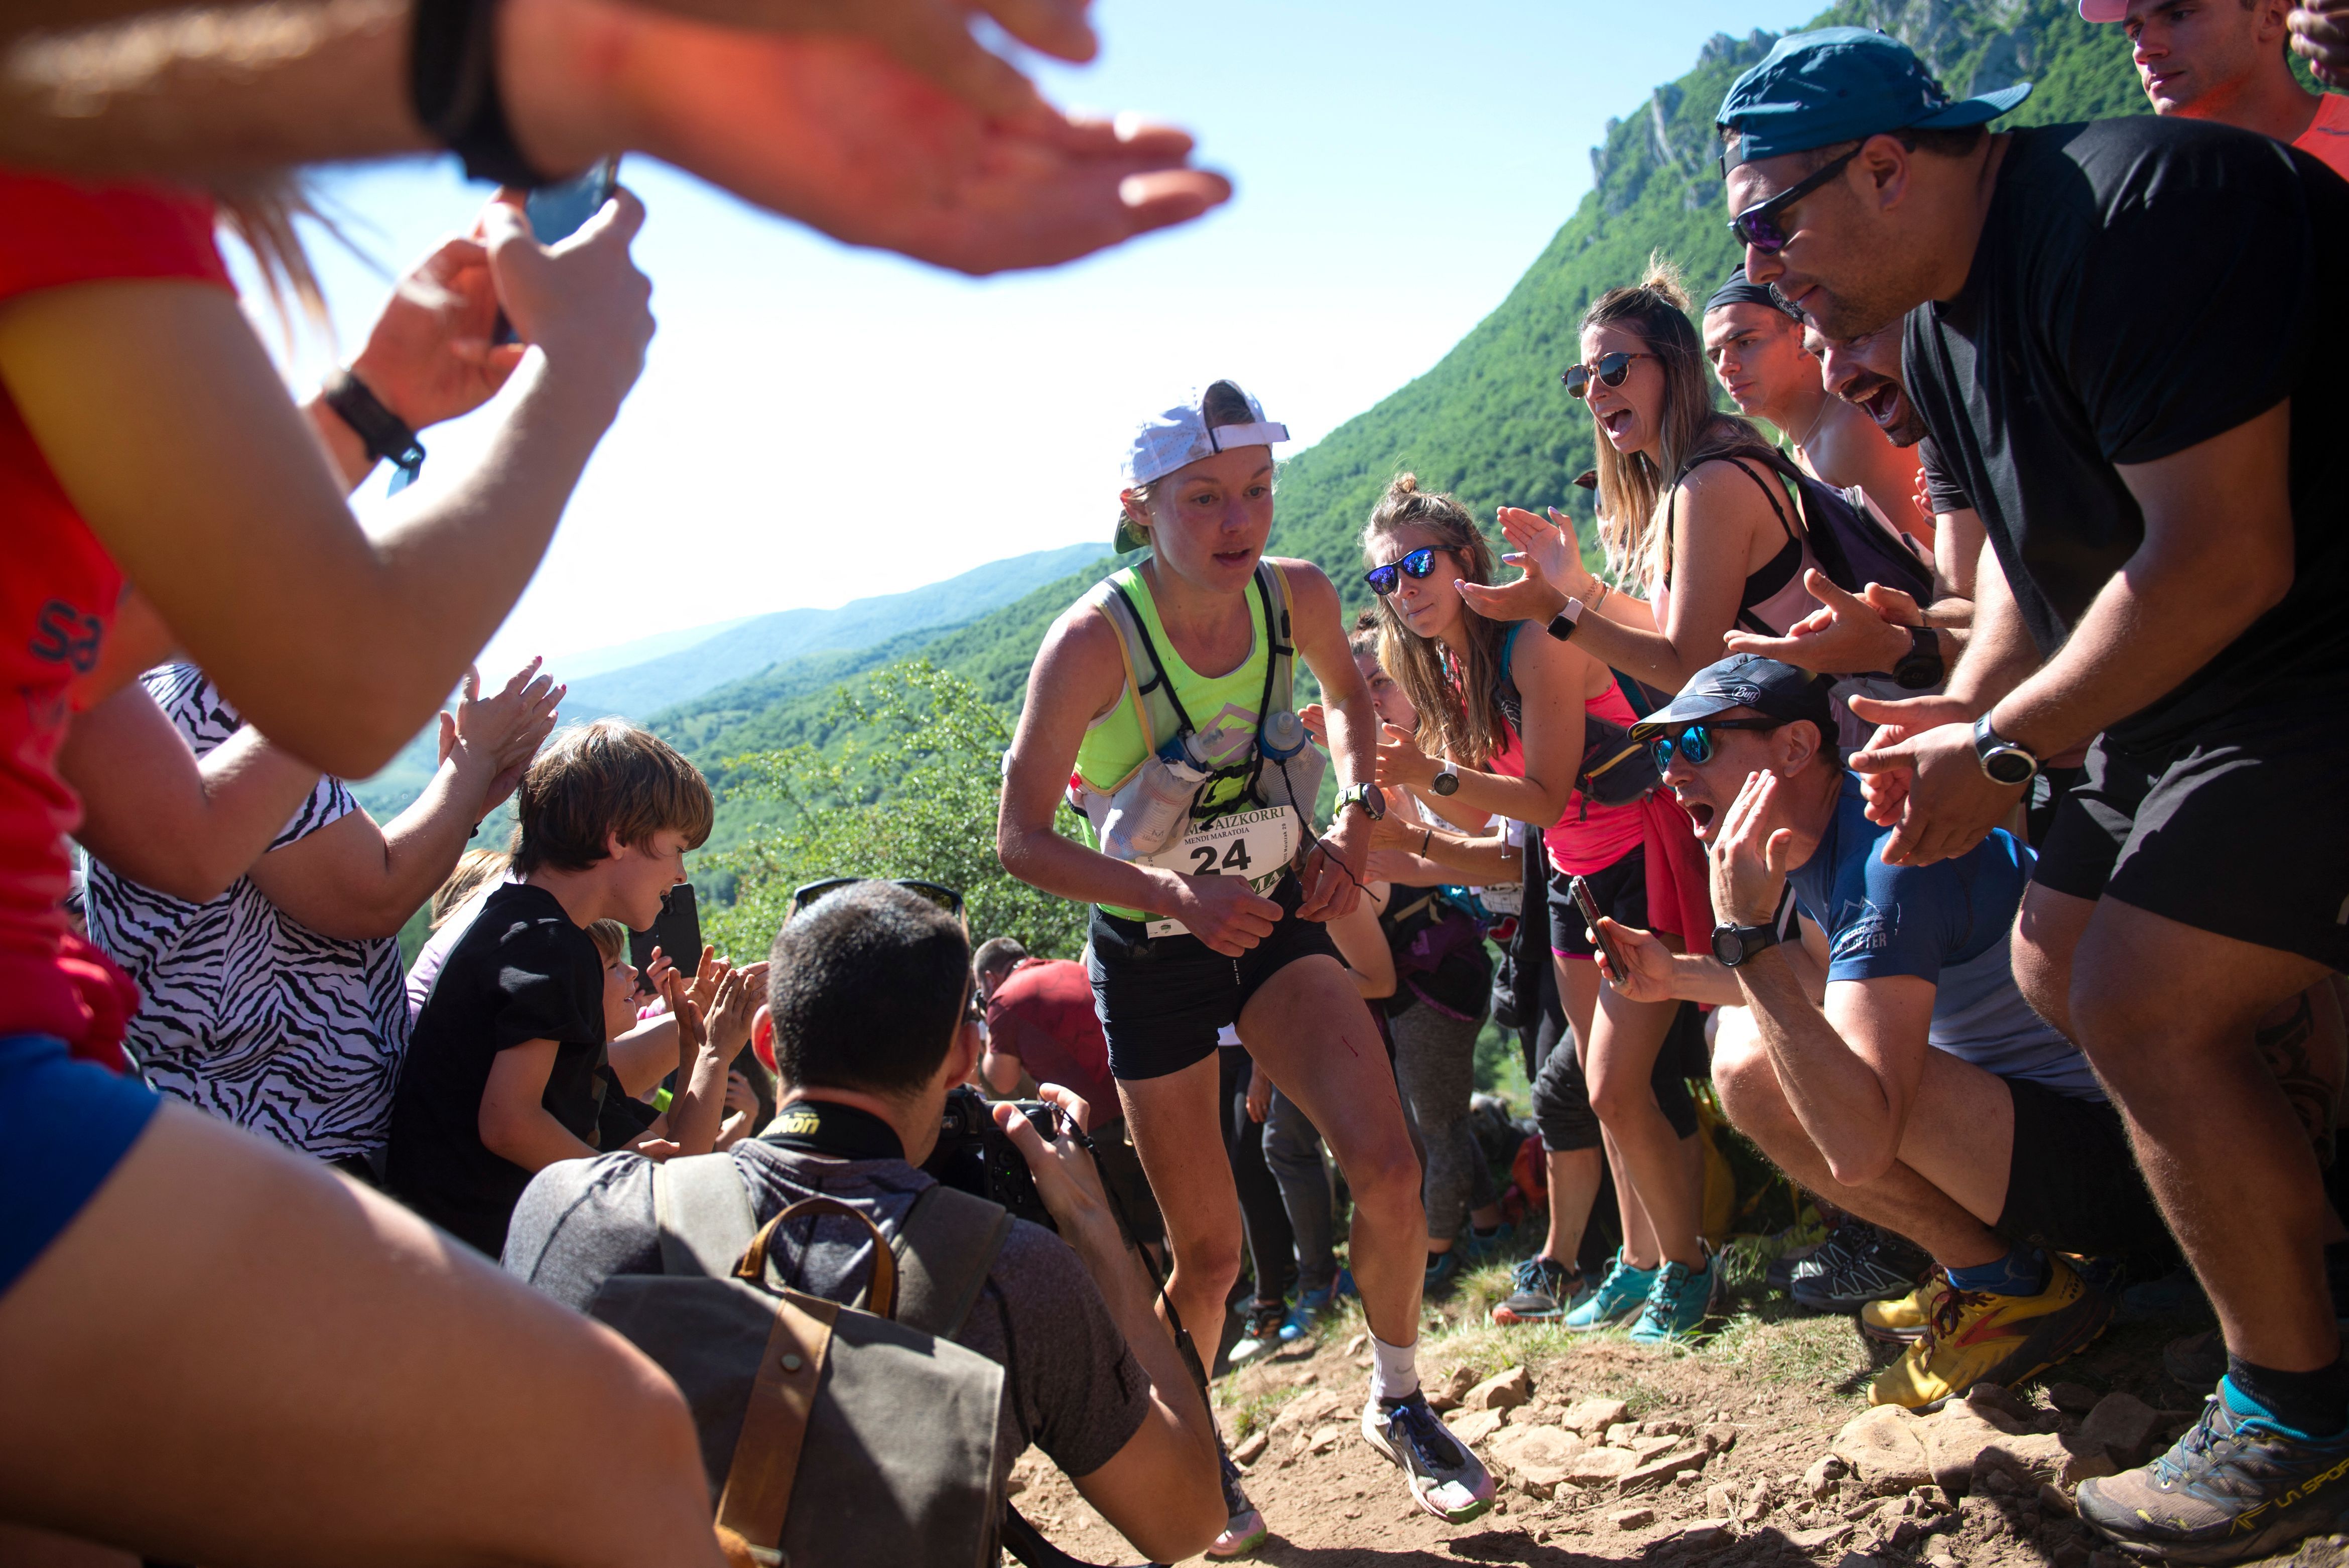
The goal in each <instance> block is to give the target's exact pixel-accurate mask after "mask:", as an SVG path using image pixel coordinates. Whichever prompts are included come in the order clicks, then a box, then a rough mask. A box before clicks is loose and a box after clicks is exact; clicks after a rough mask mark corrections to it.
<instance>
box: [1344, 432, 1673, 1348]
mask: <svg viewBox="0 0 2349 1568" xmlns="http://www.w3.org/2000/svg"><path fill="white" fill-rule="evenodd" d="M1362 551H1363V555H1364V558H1365V560H1366V562H1368V563H1369V570H1368V571H1367V572H1366V573H1364V576H1365V577H1366V579H1367V580H1368V582H1369V583H1370V585H1371V591H1372V592H1373V593H1376V594H1377V595H1378V596H1379V597H1378V613H1379V617H1380V624H1381V643H1380V663H1381V665H1383V666H1384V667H1385V668H1386V670H1387V672H1388V673H1389V674H1391V675H1392V676H1394V678H1395V680H1396V682H1397V683H1398V684H1399V685H1400V686H1402V688H1403V692H1404V695H1405V696H1409V697H1410V699H1411V702H1412V706H1413V708H1414V709H1416V710H1417V712H1418V716H1419V727H1418V730H1417V732H1416V733H1415V734H1414V733H1410V732H1406V731H1405V730H1403V729H1402V728H1401V727H1398V726H1394V725H1389V726H1387V727H1386V738H1384V739H1383V740H1382V741H1381V743H1380V746H1379V782H1380V783H1381V785H1382V786H1385V787H1388V788H1390V789H1409V790H1411V791H1412V792H1413V793H1414V794H1416V795H1419V796H1421V797H1422V798H1423V799H1428V800H1430V801H1431V802H1433V804H1435V805H1436V806H1437V808H1438V809H1439V810H1444V812H1445V813H1446V814H1448V815H1453V816H1454V820H1460V821H1463V822H1466V821H1470V820H1474V821H1475V822H1483V821H1485V820H1489V819H1490V818H1492V817H1495V816H1500V817H1506V818H1510V819H1512V820H1516V821H1521V822H1527V823H1531V824H1533V825H1534V826H1536V827H1538V828H1540V829H1542V830H1543V836H1544V840H1545V842H1546V845H1547V851H1548V854H1549V859H1550V892H1549V901H1550V906H1551V930H1552V936H1551V953H1552V957H1553V959H1554V961H1555V962H1556V964H1557V971H1558V985H1559V990H1560V993H1561V994H1562V995H1563V996H1564V997H1565V998H1566V1000H1567V1005H1568V1016H1570V1017H1571V1018H1572V1019H1573V1020H1574V1023H1575V1026H1576V1028H1575V1032H1576V1037H1577V1044H1578V1054H1579V1056H1580V1058H1581V1061H1580V1065H1581V1066H1582V1068H1583V1075H1584V1077H1585V1078H1586V1079H1587V1081H1588V1085H1589V1104H1590V1108H1591V1109H1593V1110H1595V1111H1596V1112H1597V1113H1598V1117H1599V1124H1600V1126H1601V1128H1602V1129H1603V1130H1604V1135H1605V1139H1606V1142H1607V1146H1608V1151H1609V1158H1610V1159H1611V1160H1612V1161H1614V1165H1615V1173H1616V1188H1617V1192H1618V1194H1619V1202H1620V1204H1621V1210H1622V1219H1623V1235H1624V1244H1623V1249H1622V1251H1621V1252H1619V1253H1618V1254H1617V1255H1616V1259H1615V1264H1614V1267H1612V1268H1611V1269H1609V1272H1608V1274H1607V1276H1606V1278H1605V1279H1604V1280H1603V1281H1601V1282H1600V1284H1599V1286H1598V1288H1597V1289H1596V1290H1595V1291H1594V1292H1592V1293H1591V1294H1590V1295H1589V1296H1588V1298H1587V1299H1584V1300H1582V1301H1581V1302H1580V1304H1579V1305H1571V1307H1570V1310H1569V1304H1570V1303H1571V1302H1572V1301H1573V1299H1574V1297H1575V1296H1576V1295H1578V1284H1579V1281H1578V1276H1577V1275H1576V1274H1574V1272H1573V1262H1572V1254H1571V1253H1570V1251H1569V1252H1568V1253H1567V1254H1566V1255H1564V1256H1559V1255H1557V1250H1558V1248H1560V1247H1563V1248H1567V1249H1570V1248H1572V1247H1573V1246H1574V1244H1575V1243H1577V1242H1578V1240H1579V1238H1578V1237H1567V1238H1564V1240H1563V1242H1562V1243H1561V1242H1560V1240H1559V1238H1557V1237H1555V1236H1553V1237H1552V1243H1553V1246H1552V1249H1551V1251H1549V1252H1548V1253H1545V1255H1544V1256H1541V1257H1537V1258H1535V1259H1533V1260H1531V1264H1530V1270H1529V1274H1530V1276H1531V1277H1521V1278H1520V1280H1519V1282H1518V1283H1519V1295H1521V1296H1523V1295H1527V1294H1529V1293H1530V1292H1532V1291H1533V1289H1534V1287H1536V1286H1539V1287H1540V1291H1539V1294H1541V1295H1544V1296H1545V1298H1546V1299H1547V1301H1548V1302H1549V1304H1550V1305H1549V1306H1548V1308H1547V1309H1537V1308H1533V1307H1527V1308H1526V1310H1525V1311H1523V1312H1521V1313H1519V1314H1517V1315H1515V1316H1513V1317H1511V1318H1509V1319H1507V1321H1521V1320H1523V1319H1524V1318H1526V1317H1543V1318H1550V1317H1555V1318H1558V1319H1561V1320H1562V1321H1563V1322H1564V1323H1565V1324H1566V1326H1568V1327H1569V1328H1578V1329H1580V1328H1595V1327H1599V1326H1602V1325H1605V1324H1609V1323H1614V1322H1618V1321H1620V1320H1623V1319H1627V1318H1630V1319H1634V1321H1633V1325H1632V1329H1631V1336H1632V1337H1633V1338H1634V1339H1636V1340H1639V1341H1640V1342H1641V1343H1655V1342H1659V1341H1662V1340H1667V1339H1671V1338H1675V1337H1678V1336H1682V1335H1684V1334H1687V1333H1688V1332H1690V1331H1691V1330H1692V1329H1694V1328H1695V1327H1696V1326H1697V1325H1698V1324H1700V1323H1701V1322H1702V1321H1703V1319H1704V1316H1705V1315H1706V1313H1707V1312H1708V1311H1709V1310H1710V1308H1711V1305H1712V1302H1713V1296H1714V1295H1715V1294H1716V1289H1715V1287H1716V1285H1717V1284H1718V1280H1719V1270H1718V1269H1717V1267H1716V1266H1715V1265H1714V1264H1713V1262H1712V1261H1711V1260H1710V1259H1709V1258H1708V1256H1707V1255H1706V1253H1705V1250H1704V1244H1703V1242H1702V1240H1701V1239H1700V1237H1699V1235H1698V1233H1697V1226H1698V1221H1699V1213H1700V1202H1699V1197H1700V1194H1699V1191H1698V1188H1697V1185H1696V1182H1695V1180H1694V1172H1693V1171H1692V1169H1691V1167H1690V1164H1689V1161H1688V1160H1687V1158H1686V1156H1685V1154H1684V1152H1683V1150H1682V1146H1681V1140H1680V1133H1679V1130H1677V1129H1676V1128H1675V1127H1674V1125H1673V1123H1672V1122H1671V1119H1669V1118H1668V1117H1667V1116H1666V1114H1665V1112H1664V1109H1663V1108H1662V1106H1661V1104H1660V1103H1659V1101H1658V1099H1657V1097H1656V1095H1655V1093H1654V1092H1653V1090H1652V1089H1651V1087H1650V1077H1651V1073H1652V1072H1653V1070H1654V1068H1655V1065H1656V1057H1657V1053H1658V1052H1659V1051H1660V1050H1661V1048H1662V1047H1663V1043H1664V1039H1665V1036H1666V1034H1667V1033H1668V1032H1669V1030H1670V1029H1671V1022H1672V1017H1673V1015H1674V1014H1675V1012H1676V1011H1677V1010H1678V1007H1677V1004H1673V1003H1638V1002H1632V1001H1630V1000H1629V999H1627V998H1626V997H1624V996H1622V995H1620V994H1619V993H1618V992H1616V991H1614V990H1612V989H1609V988H1603V987H1601V986H1600V985H1599V975H1598V972H1597V968H1596V966H1595V965H1593V964H1592V963H1591V962H1590V958H1591V951H1590V947H1589V944H1588V940H1587V938H1585V937H1583V935H1582V932H1583V930H1584V921H1583V918H1582V916H1581V914H1580V913H1578V911H1577V910H1576V909H1575V907H1574V905H1573V903H1572V902H1571V899H1570V898H1569V897H1568V882H1570V880H1571V879H1572V878H1574V877H1576V876H1583V877H1586V878H1588V880H1589V882H1590V883H1591V886H1592V889H1593V892H1594V894H1595V895H1596V896H1598V897H1599V900H1600V903H1601V908H1602V909H1603V910H1604V911H1605V913H1608V914H1609V915H1610V916H1612V917H1613V918H1615V919H1617V920H1620V921H1623V922H1625V923H1630V924H1633V925H1637V926H1640V927H1642V928H1646V929H1653V930H1657V931H1661V932H1666V933H1671V934H1672V937H1673V938H1675V939H1684V938H1685V937H1686V936H1687V935H1689V934H1691V933H1693V932H1696V931H1701V930H1705V929H1709V928H1710V926H1711V924H1712V913H1711V908H1710V905H1709V903H1708V902H1707V897H1706V894H1705V892H1704V891H1703V880H1702V868H1701V866H1700V865H1699V864H1698V862H1697V861H1696V857H1695V853H1694V847H1695V837H1694V835H1693V834H1692V832H1691V830H1690V828H1689V822H1688V818H1687V816H1686V815H1685V814H1684V813H1683V812H1682V810H1680V808H1679V807H1678V806H1676V805H1674V804H1673V803H1672V802H1671V800H1670V799H1665V798H1663V797H1662V796H1661V794H1659V793H1658V792H1657V791H1655V790H1653V789H1650V790H1647V791H1645V792H1643V793H1642V794H1640V796H1639V798H1637V799H1632V800H1630V801H1628V802H1624V803H1621V804H1616V805H1606V804H1602V803H1600V802H1599V801H1597V800H1593V799H1588V798H1587V797H1586V796H1585V795H1584V794H1583V793H1582V791H1581V789H1580V788H1579V781H1580V780H1581V779H1582V776H1583V760H1584V752H1585V740H1586V738H1587V736H1588V732H1589V727H1590V725H1591V724H1592V723H1593V722H1598V723H1606V724H1612V725H1620V726H1623V727H1627V728H1628V727H1629V726H1630V723H1631V722H1632V720H1633V718H1634V717H1635V716H1634V715H1633V713H1632V711H1631V707H1630V703H1629V701H1628V700H1627V699H1626V698H1625V697H1624V696H1623V694H1622V692H1621V691H1620V690H1619V689H1618V688H1617V686H1616V685H1615V679H1614V676H1613V675H1612V673H1611V672H1610V671H1609V669H1608V668H1607V666H1606V665H1603V664H1601V663H1600V662H1599V661H1598V660H1597V659H1594V658H1592V657H1591V656H1590V655H1588V654H1586V653H1585V652H1583V651H1582V650H1581V649H1580V648H1579V647H1578V646H1576V645H1573V644H1570V643H1566V642H1561V641H1559V640H1557V639H1556V638H1551V637H1543V636H1527V635H1521V632H1522V630H1523V628H1521V627H1519V626H1516V625H1514V624H1510V623H1508V622H1506V621H1500V620H1495V619H1492V618H1490V617H1488V616H1486V615H1485V614H1483V613H1481V612H1480V611H1479V610H1477V609H1476V608H1475V605H1474V603H1472V602H1471V601H1470V600H1469V599H1468V597H1467V595H1466V593H1465V589H1466V588H1467V587H1469V586H1474V585H1477V584H1482V583H1489V582H1490V581H1491V580H1492V575H1493V555H1492V549H1491V547H1490V546H1489V545H1488V544H1487V543H1486V542H1485V537H1484V535H1483V534H1482V533H1480V532H1478V531H1477V529H1476V525H1475V520H1474V519H1473V518H1471V517H1470V516H1469V515H1468V510H1467V508H1465V507H1464V506H1462V505H1461V504H1460V502H1459V501H1457V500H1454V499H1453V498H1452V497H1451V496H1448V495H1438V494H1430V493H1428V492H1425V491H1423V490H1420V488H1419V483H1418V480H1416V479H1414V478H1413V476H1412V475H1410V474H1404V475H1402V477H1401V478H1399V479H1397V480H1395V481H1394V483H1393V484H1392V485H1391V486H1390V487H1389V488H1388V490H1387V493H1386V495H1385V496H1384V498H1382V499H1381V500H1380V502H1379V503H1378V505H1377V506H1376V507H1374V508H1373V509H1372V510H1371V518H1370V522H1369V525H1368V526H1367V527H1365V528H1364V529H1363V531H1362ZM1564 1065H1565V1064H1563V1063H1561V1066H1562V1067H1563V1066H1564ZM1549 1076H1550V1075H1549V1074H1548V1073H1547V1071H1545V1073H1544V1075H1543V1078H1544V1080H1545V1082H1547V1079H1548V1078H1549ZM1561 1152H1562V1153H1563V1152H1564V1151H1561ZM1545 1263H1547V1264H1548V1265H1549V1267H1548V1268H1547V1270H1544V1269H1543V1268H1542V1267H1541V1265H1542V1264H1545ZM1526 1273H1528V1271H1521V1274H1526ZM1516 1299H1517V1298H1516V1297H1513V1298H1512V1300H1513V1302H1514V1301H1516Z"/></svg>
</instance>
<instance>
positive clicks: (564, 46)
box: [507, 0, 1231, 274]
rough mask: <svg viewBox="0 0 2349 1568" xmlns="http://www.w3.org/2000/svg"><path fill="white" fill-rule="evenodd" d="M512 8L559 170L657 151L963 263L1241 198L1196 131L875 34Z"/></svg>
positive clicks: (628, 12) (1002, 258)
mask: <svg viewBox="0 0 2349 1568" xmlns="http://www.w3.org/2000/svg"><path fill="white" fill-rule="evenodd" d="M696 3H705V4H714V3H716V0H696ZM898 3H902V0H898ZM843 4H845V0H843ZM507 14H508V15H509V17H510V21H509V23H508V29H509V31H510V32H513V33H516V34H517V35H519V37H518V40H517V41H518V43H519V44H521V45H522V46H521V47H518V48H517V49H516V52H515V53H514V54H513V55H512V58H513V59H514V60H515V61H516V67H515V69H516V73H517V76H516V79H515V81H514V82H513V83H512V89H511V91H510V94H509V98H508V108H509V109H510V111H512V115H513V117H514V119H515V123H516V132H517V135H518V136H519V137H520V138H521V139H522V143H523V149H524V150H525V151H527V152H529V153H531V154H532V155H533V158H534V159H536V160H537V161H538V162H539V163H540V165H541V166H542V167H543V168H549V169H576V168H580V167H584V166H585V164H587V163H588V162H589V161H591V160H594V159H595V158H596V157H597V156H599V155H601V154H603V153H605V152H607V151H611V150H616V149H617V148H626V149H630V150H642V151H644V152H647V153H650V154H652V155H653V156H654V157H657V158H661V159H665V160H667V161H669V162H671V163H675V164H677V165H678V166H679V167H680V168H683V169H686V170H690V171H692V172H693V173H695V174H698V175H700V176H701V177H702V178H703V179H705V180H709V181H712V182H713V183H715V184H718V185H721V186H723V187H725V188H726V189H727V190H729V191H732V192H734V193H735V194H736V195H738V196H740V197H742V198H743V199H744V200H746V201H752V202H755V203H757V204H758V205H760V206H761V207H765V208H767V209H768V210H770V211H775V212H780V213H782V214H784V215H785V216H788V217H792V218H796V219H798V220H800V221H801V222H804V223H807V224H809V225H811V226H812V227H813V228H816V229H820V230H822V231H823V232H825V233H827V234H830V235H832V236H833V238H835V239H839V240H843V241H846V242H848V243H850V244H855V245H874V246H878V247H881V248H884V249H887V250H893V251H896V252H898V253H902V254H905V255H908V256H912V257H914V258H915V259H916V260H918V261H925V262H931V263H936V264H937V265H939V266H944V267H950V268H953V269H954V270H956V271H957V272H964V273H974V274H983V273H996V272H1003V271H1007V270H1009V269H1013V268H1019V267H1043V266H1052V265H1055V264H1057V263H1061V262H1066V261H1071V260H1074V259H1075V258H1076V257H1079V256H1082V255H1088V254H1090V253H1092V252H1094V251H1098V250H1102V249H1103V248H1104V247H1107V246H1110V245H1114V244H1116V243H1118V242H1121V241H1123V240H1128V239H1131V238H1133V236H1134V235H1136V234H1141V233H1145V232H1149V231H1151V230H1153V229H1162V228H1164V227H1166V226H1168V225H1169V224H1173V223H1181V222H1187V221H1188V220H1190V219H1193V218H1195V217H1197V216H1198V215H1199V214H1201V213H1202V212H1205V211H1207V210H1208V209H1209V208H1211V207H1214V206H1216V205H1217V204H1219V203H1220V202H1222V201H1226V200H1227V199H1228V198H1229V197H1230V195H1231V183H1230V181H1226V179H1224V178H1223V177H1222V176H1221V175H1219V174H1213V173H1209V172H1207V171H1206V170H1198V169H1193V168H1190V167H1189V160H1190V157H1191V150H1192V139H1191V138H1190V136H1189V135H1187V134H1186V133H1185V132H1183V131H1181V130H1177V129H1174V128H1172V127H1168V126H1161V125H1153V124H1149V123H1146V122H1143V121H1142V120H1140V119H1132V118H1124V117H1121V118H1119V119H1114V120H1112V119H1097V118H1085V117H1079V116H1074V115H1070V114H1067V113H1064V112H1063V111H1061V110H1060V109H1057V108H1052V107H1051V106H1050V105H1048V104H1045V103H1044V102H1043V101H1042V100H1041V99H1039V98H1034V97H1033V96H1032V94H1030V96H1029V98H1028V100H1027V103H1026V105H1025V107H1024V108H1019V110H1017V111H1016V112H1001V113H991V112H983V111H981V110H979V109H977V108H972V107H971V105H970V104H969V103H968V102H967V101H965V100H964V99H963V98H957V97H956V96H955V95H954V94H953V93H951V92H949V91H947V90H946V89H945V88H941V87H939V86H938V85H937V84H936V82H935V81H933V80H931V79H930V78H929V77H926V76H924V75H922V74H921V73H920V72H918V71H916V70H915V69H913V68H910V67H907V66H906V65H905V64H904V63H902V61H901V60H900V59H898V58H896V57H893V56H892V55H891V54H890V52H889V51H888V50H887V49H885V48H884V47H883V46H881V45H879V44H877V43H874V42H873V41H871V40H869V39H867V38H864V37H843V36H811V35H791V34H778V33H761V32H745V31H743V30H741V29H740V28H735V27H726V26H712V25H710V24H709V23H706V22H700V21H691V20H687V19H684V18H682V17H678V16H677V15H669V14H664V13H662V12H658V11H653V10H648V9H646V8H644V7H642V6H636V5H619V4H615V3H613V0H529V3H527V4H516V5H510V6H509V7H508V13H507ZM533 67H537V68H535V69H533Z"/></svg>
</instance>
